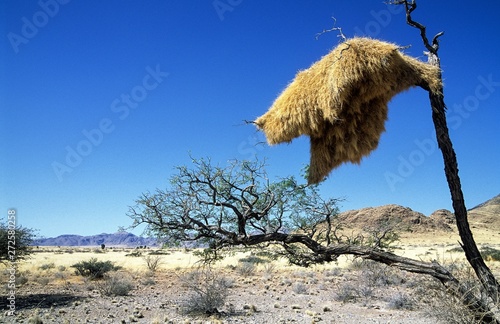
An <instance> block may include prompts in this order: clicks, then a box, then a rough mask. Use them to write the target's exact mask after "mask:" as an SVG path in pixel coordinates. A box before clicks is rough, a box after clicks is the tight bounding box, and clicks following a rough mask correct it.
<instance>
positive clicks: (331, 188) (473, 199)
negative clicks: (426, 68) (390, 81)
mask: <svg viewBox="0 0 500 324" xmlns="http://www.w3.org/2000/svg"><path fill="white" fill-rule="evenodd" d="M418 3H419V8H418V9H417V11H415V13H414V18H415V19H416V20H419V21H421V22H422V23H423V24H425V25H427V29H428V33H429V35H430V36H433V35H434V34H435V33H437V32H439V31H445V35H444V36H443V37H442V38H441V49H440V52H439V53H440V57H441V61H442V67H443V70H444V78H445V100H446V103H447V105H448V111H449V112H448V116H449V122H450V133H451V137H452V140H453V142H454V145H455V149H456V152H457V155H458V160H459V168H460V176H461V178H462V185H463V190H464V194H465V197H466V203H467V206H468V207H469V208H470V207H473V206H474V205H477V204H479V203H481V202H483V201H485V200H487V199H489V198H491V197H493V196H495V195H497V194H499V193H500V186H499V183H500V172H499V167H498V165H499V160H500V150H499V144H498V143H499V140H498V139H499V130H498V129H499V128H498V125H499V123H500V111H499V106H500V69H499V67H500V66H499V63H498V57H500V42H499V36H498V35H499V34H500V25H499V24H498V12H499V11H500V3H499V2H498V1H487V2H481V4H480V5H478V4H477V3H476V2H473V1H458V2H457V1H454V2H453V5H450V2H441V1H422V0H420V1H419V2H418ZM0 8H1V9H0V15H1V17H0V24H1V28H2V35H3V36H2V43H1V44H2V45H1V47H0V57H1V61H0V62H1V64H0V68H1V78H0V79H1V84H0V105H1V106H0V163H1V164H0V179H1V180H0V181H1V183H0V195H1V196H0V207H1V208H0V213H2V215H1V217H2V219H4V220H5V218H6V216H7V210H8V209H9V208H16V209H17V217H18V218H17V219H18V223H20V224H22V225H24V226H28V227H31V228H35V229H39V234H40V235H42V236H46V237H50V236H57V235H60V234H81V235H90V234H98V233H102V232H108V233H109V232H115V231H116V230H117V229H118V226H127V225H129V224H130V223H131V221H130V219H129V218H128V217H126V212H127V210H128V206H130V205H133V204H134V201H135V199H136V198H137V197H138V196H139V195H140V194H141V193H142V192H144V191H148V190H150V191H154V190H155V188H157V187H159V188H164V187H165V186H166V185H167V181H168V179H169V177H170V176H171V175H172V173H173V172H174V169H173V168H174V166H177V165H185V164H186V165H188V164H189V163H190V158H189V154H192V155H193V156H194V157H211V158H212V160H213V161H215V162H217V163H222V164H224V163H225V161H227V160H230V159H249V158H252V157H253V156H254V155H255V154H257V155H258V157H259V158H266V159H267V162H268V164H269V168H268V171H269V173H270V175H271V176H272V177H278V176H286V175H290V174H295V175H298V174H299V171H300V169H301V168H302V167H303V166H304V165H306V164H307V163H308V161H309V143H308V139H307V138H299V139H297V140H295V141H294V142H292V143H291V144H287V145H279V146H273V147H268V146H267V145H257V146H256V145H255V143H256V142H261V141H264V136H263V134H261V133H258V132H257V131H256V130H255V129H254V127H253V126H252V125H245V124H244V123H243V120H252V119H254V118H256V117H258V116H260V115H262V114H263V113H264V112H265V111H267V109H268V108H269V106H270V105H271V104H272V102H273V100H274V99H275V98H276V96H277V95H278V94H279V93H280V92H281V91H282V90H283V88H284V87H285V86H286V85H287V84H288V83H289V82H290V81H291V80H292V79H293V77H294V76H295V74H296V72H297V71H298V70H301V69H305V68H307V67H309V66H310V65H311V64H312V63H313V62H315V61H316V60H318V59H319V58H321V57H322V56H323V55H325V54H326V53H328V52H329V51H330V50H331V49H332V48H333V47H335V46H336V45H337V44H338V41H339V39H338V38H337V34H336V33H328V34H325V35H323V36H321V37H320V38H319V39H318V40H316V39H315V35H316V33H318V32H320V31H322V30H323V29H329V28H330V27H331V26H332V18H331V17H332V16H334V17H336V18H337V25H338V26H341V27H342V28H343V32H344V34H345V35H346V36H348V37H353V36H371V37H375V38H379V39H382V40H386V41H390V42H395V43H398V44H400V45H412V46H411V47H410V48H409V49H407V50H405V52H406V53H407V54H409V55H412V56H417V57H420V58H421V59H422V60H425V57H424V56H423V54H422V52H423V46H422V43H421V40H420V38H419V34H418V31H417V30H415V29H413V28H411V27H409V26H407V25H406V23H405V20H404V19H405V18H404V14H403V13H402V10H401V9H402V8H394V7H391V8H388V6H387V5H386V4H384V3H383V2H382V1H367V0H362V1H356V2H353V1H347V0H344V1H326V0H318V1H314V2H311V1H306V0H300V1H287V2H285V1H249V0H243V1H242V0H231V1H230V0H220V1H213V0H207V1H186V0H177V1H136V0H133V1H132V0H131V1H78V0H72V1H67V0H64V1H63V0H58V1H56V0H41V1H17V0H8V1H2V2H1V4H0ZM389 111H390V113H389V121H388V123H387V125H386V128H387V131H386V133H384V134H383V136H382V138H381V141H380V145H379V148H378V149H377V150H376V151H375V152H373V153H372V155H370V156H369V157H368V158H365V159H364V160H363V162H362V164H361V165H359V166H358V165H350V164H349V165H344V166H342V167H340V168H339V169H336V170H334V172H333V173H332V174H331V176H330V177H329V179H328V180H327V181H326V182H325V183H324V184H323V185H322V190H323V191H324V193H325V194H327V195H329V196H333V197H345V199H346V200H345V202H344V203H343V204H342V206H341V210H348V209H356V208H362V207H367V206H380V205H384V204H390V203H394V204H400V205H404V206H408V207H410V208H412V209H414V210H417V211H421V212H423V213H424V214H427V215H428V214H430V213H431V212H432V211H434V210H436V209H440V208H446V209H451V203H450V195H449V191H448V187H447V184H446V180H445V177H444V172H443V162H442V158H441V154H440V151H438V150H437V148H436V142H435V139H434V133H433V125H432V120H431V110H430V108H429V103H428V97H427V93H426V92H424V91H423V90H422V89H417V88H416V89H412V90H410V91H408V92H405V93H402V94H400V95H398V96H397V97H395V98H394V99H393V100H392V101H391V102H390V105H389ZM77 154H78V156H77Z"/></svg>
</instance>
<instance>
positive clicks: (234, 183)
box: [129, 159, 494, 320]
mask: <svg viewBox="0 0 500 324" xmlns="http://www.w3.org/2000/svg"><path fill="white" fill-rule="evenodd" d="M318 189H319V188H318V186H316V185H312V186H311V185H309V186H308V185H305V184H300V183H299V182H298V181H297V180H296V179H295V178H294V177H292V176H289V177H286V178H282V179H279V180H278V181H276V182H272V181H270V180H269V178H268V176H267V174H266V171H265V164H264V163H263V162H261V161H258V160H255V161H233V162H231V163H230V164H229V165H228V166H225V167H220V166H214V165H212V164H211V161H210V160H209V159H199V160H196V159H193V168H188V167H186V166H181V167H178V168H177V174H175V175H173V176H172V178H171V180H170V186H169V187H168V188H167V189H164V190H160V189H158V190H156V191H155V192H153V193H149V192H147V193H144V194H142V195H141V196H140V197H139V199H137V201H136V205H135V206H132V207H130V210H129V216H130V217H131V218H132V219H133V225H132V226H138V225H140V224H146V225H147V230H148V231H149V232H150V234H154V235H156V236H158V237H163V238H168V241H169V242H170V243H171V244H176V243H180V242H186V241H197V242H202V243H204V244H205V246H208V249H207V251H208V252H210V253H207V254H206V256H207V258H208V259H209V260H213V259H214V258H215V259H217V258H218V257H219V255H220V252H221V251H223V250H224V249H225V248H228V247H233V246H245V247H261V248H262V247H267V246H269V245H273V246H277V247H279V249H277V253H278V254H279V255H281V256H283V257H286V258H288V260H289V261H290V262H291V263H292V264H296V265H300V266H305V267H307V266H309V265H312V264H321V263H325V262H332V261H335V260H337V258H338V257H339V256H340V255H352V256H357V257H361V258H364V259H369V260H374V261H377V262H381V263H384V264H387V265H390V266H393V267H396V268H399V269H401V270H404V271H409V272H413V273H420V274H426V275H430V276H432V277H434V278H436V279H438V280H439V281H440V282H441V283H443V284H444V285H445V286H446V287H448V288H450V289H451V291H453V292H455V293H456V294H458V295H460V296H461V297H463V298H464V299H465V303H466V305H468V306H469V307H470V308H472V309H474V310H475V311H479V312H481V313H483V314H484V313H486V314H488V315H487V316H486V317H485V318H486V319H489V320H491V319H494V314H493V312H492V309H491V305H489V304H488V303H487V302H485V301H484V300H483V299H481V297H480V296H476V295H474V294H472V293H471V292H470V291H469V289H468V287H466V286H465V285H462V284H461V283H460V282H459V281H458V280H457V278H455V277H454V276H453V275H452V274H451V273H450V272H449V271H448V270H447V269H446V268H445V267H443V266H441V265H440V264H438V263H436V262H423V261H419V260H413V259H410V258H406V257H402V256H398V255H396V254H394V253H392V252H390V251H389V250H388V249H387V248H386V246H385V245H384V237H385V235H384V234H382V235H380V233H378V234H377V235H376V237H375V239H366V240H364V239H353V238H349V237H346V236H342V235H339V234H338V229H339V228H338V226H339V225H338V223H337V222H335V218H336V215H337V213H338V208H337V201H338V200H337V199H333V198H330V199H324V198H323V197H322V196H321V195H320V193H319V190H318ZM268 251H269V249H268Z"/></svg>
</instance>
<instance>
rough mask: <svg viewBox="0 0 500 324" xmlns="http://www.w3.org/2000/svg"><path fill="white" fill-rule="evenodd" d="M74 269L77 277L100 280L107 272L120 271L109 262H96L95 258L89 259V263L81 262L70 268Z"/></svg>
mask: <svg viewBox="0 0 500 324" xmlns="http://www.w3.org/2000/svg"><path fill="white" fill-rule="evenodd" d="M71 267H72V268H75V269H76V270H75V272H76V274H77V275H80V276H83V277H89V278H90V279H101V278H103V277H104V275H105V274H106V273H107V272H109V271H116V270H119V269H121V267H119V266H115V265H114V264H113V262H111V261H98V260H97V259H96V258H91V259H90V260H89V261H81V262H78V263H76V264H73V265H72V266H71Z"/></svg>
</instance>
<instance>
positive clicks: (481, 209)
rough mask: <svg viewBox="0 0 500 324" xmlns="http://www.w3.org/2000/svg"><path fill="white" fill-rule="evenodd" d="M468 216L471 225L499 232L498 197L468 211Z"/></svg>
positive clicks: (499, 196) (499, 208)
mask: <svg viewBox="0 0 500 324" xmlns="http://www.w3.org/2000/svg"><path fill="white" fill-rule="evenodd" d="M468 214H469V221H470V223H471V224H473V225H475V226H477V227H488V228H496V229H498V230H500V195H496V196H495V197H493V198H491V199H489V200H487V201H485V202H484V203H482V204H479V205H477V206H475V207H473V208H471V209H469V211H468Z"/></svg>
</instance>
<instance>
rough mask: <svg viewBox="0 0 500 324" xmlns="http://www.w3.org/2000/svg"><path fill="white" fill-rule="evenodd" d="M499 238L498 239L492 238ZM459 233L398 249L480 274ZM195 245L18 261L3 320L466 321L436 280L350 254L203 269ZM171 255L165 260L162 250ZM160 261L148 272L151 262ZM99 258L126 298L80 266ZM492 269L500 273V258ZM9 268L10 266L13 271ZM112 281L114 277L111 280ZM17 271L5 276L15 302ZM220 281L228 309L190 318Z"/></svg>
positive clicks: (39, 253) (254, 258)
mask: <svg viewBox="0 0 500 324" xmlns="http://www.w3.org/2000/svg"><path fill="white" fill-rule="evenodd" d="M476 232H477V235H476V238H477V242H478V245H479V246H480V247H482V246H488V247H490V248H494V249H500V241H499V240H498V239H497V238H498V235H499V233H497V232H495V233H493V232H488V229H482V230H481V231H476ZM492 237H493V239H492ZM458 240H459V238H458V235H457V234H456V233H449V232H448V233H442V234H440V235H436V233H407V234H405V235H402V236H401V239H400V241H398V242H396V243H394V252H395V253H396V254H398V255H403V256H406V257H411V258H416V259H421V260H428V261H430V260H437V261H438V262H440V263H442V264H447V265H449V267H450V268H451V269H453V270H454V271H456V272H457V273H458V275H460V276H461V277H465V276H472V274H471V273H470V270H469V269H468V266H467V265H466V263H465V262H464V257H463V254H462V253H461V252H460V249H459V244H458ZM193 252H194V250H188V249H175V250H174V249H171V250H159V249H154V248H151V249H127V248H121V247H109V248H106V249H105V250H104V251H102V250H101V249H100V247H85V248H83V247H39V248H36V249H35V252H34V253H33V255H32V257H31V258H30V259H28V260H26V261H24V262H20V263H19V264H18V269H17V273H16V291H15V298H16V299H15V305H16V311H15V315H14V316H9V315H8V313H7V312H6V311H7V310H8V302H9V301H8V300H7V299H6V297H4V298H2V301H1V303H0V307H1V308H2V310H4V311H3V312H2V314H1V315H0V322H2V323H447V322H452V321H451V317H458V320H460V318H462V319H463V318H465V316H466V315H461V314H460V306H458V305H457V304H456V302H455V301H453V299H452V298H450V297H449V296H448V295H446V293H445V292H444V290H443V287H442V285H441V284H440V283H439V282H437V281H436V280H434V279H432V278H430V277H426V276H423V275H416V274H411V273H406V272H401V271H399V270H396V269H393V268H390V267H387V266H385V265H380V264H377V263H375V262H372V261H363V260H360V259H353V258H352V257H341V258H340V259H339V260H338V261H337V262H335V263H331V264H326V265H318V266H314V267H310V268H301V267H297V266H292V265H289V264H288V263H287V262H286V261H285V260H281V259H278V260H274V261H271V260H268V259H266V258H263V257H260V256H259V254H258V253H257V251H245V250H236V251H235V253H234V255H232V256H230V257H227V258H225V259H224V260H223V261H221V262H219V263H217V264H216V265H215V266H212V267H211V269H210V271H209V270H207V268H206V267H205V268H203V267H200V264H199V263H198V262H197V261H198V260H199V259H198V257H196V256H195V255H194V254H193ZM156 253H161V254H156ZM148 255H151V256H155V258H158V260H160V262H161V263H160V265H158V266H157V268H156V269H155V271H152V270H151V269H150V268H148V266H147V263H146V259H145V258H146V257H147V256H148ZM90 258H96V259H98V260H101V261H111V262H112V263H114V264H115V265H116V266H120V267H121V269H119V270H117V271H112V272H110V273H113V278H117V279H116V280H117V281H114V283H117V282H118V283H120V282H121V281H122V282H126V283H128V284H129V286H127V287H128V288H127V289H126V290H125V293H124V294H123V296H121V294H120V295H118V296H117V295H113V294H108V293H106V291H107V290H106V286H105V284H104V283H105V282H106V280H107V279H101V280H89V279H88V278H85V277H82V276H81V275H77V274H76V273H75V268H73V267H72V265H74V264H75V263H78V262H80V261H84V260H89V259H90ZM488 265H489V266H490V268H491V269H492V270H493V271H494V273H495V275H496V276H497V278H498V277H500V262H499V261H489V262H488ZM4 268H5V267H4ZM108 279H109V278H108ZM8 280H9V273H8V269H7V268H5V269H4V270H3V271H2V282H3V283H5V284H4V285H3V294H4V296H7V295H8V294H9V291H8V289H7V284H6V283H7V282H8ZM211 282H219V283H220V282H223V283H224V289H225V290H224V289H222V288H220V286H217V285H214V286H209V287H208V288H209V291H210V292H213V293H215V294H217V293H219V291H217V290H218V289H221V291H220V293H221V294H224V292H225V294H226V295H227V298H226V300H225V301H224V303H223V306H222V307H219V308H218V309H217V311H216V312H215V311H214V312H212V313H210V312H208V313H205V314H200V313H196V312H195V313H193V312H190V310H192V308H193V303H194V302H195V301H196V300H197V299H196V296H198V295H196V291H198V289H203V288H205V286H207V284H208V283H211Z"/></svg>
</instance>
